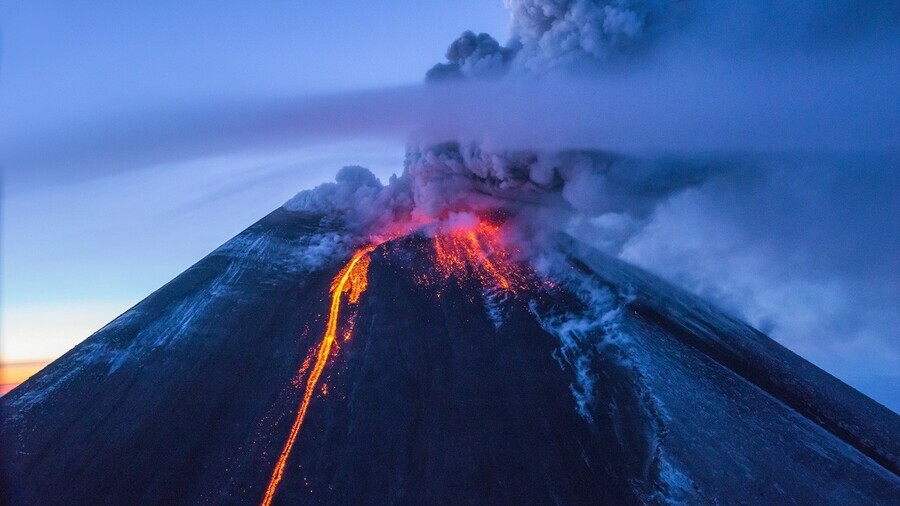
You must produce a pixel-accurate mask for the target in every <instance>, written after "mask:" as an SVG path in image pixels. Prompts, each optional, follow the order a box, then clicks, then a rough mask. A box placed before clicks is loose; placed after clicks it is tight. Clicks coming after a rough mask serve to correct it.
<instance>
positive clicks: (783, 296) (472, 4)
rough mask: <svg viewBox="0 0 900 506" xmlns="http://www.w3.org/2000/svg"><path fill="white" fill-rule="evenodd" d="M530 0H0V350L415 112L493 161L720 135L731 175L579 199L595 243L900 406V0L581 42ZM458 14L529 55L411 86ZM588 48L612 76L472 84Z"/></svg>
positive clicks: (538, 68)
mask: <svg viewBox="0 0 900 506" xmlns="http://www.w3.org/2000/svg"><path fill="white" fill-rule="evenodd" d="M542 2H544V0H514V1H512V2H510V4H511V5H512V6H513V9H514V14H515V17H514V20H515V22H514V23H512V24H511V21H510V12H509V11H507V9H506V8H504V4H503V2H501V1H499V0H498V1H484V0H457V1H449V0H430V1H428V2H422V1H413V0H385V1H383V2H377V3H372V2H359V1H350V0H334V1H332V2H327V3H322V2H318V3H313V2H302V3H301V2H288V1H283V2H282V1H273V2H266V3H265V4H260V5H254V6H252V7H251V6H248V5H247V4H245V3H239V2H231V1H219V2H192V3H190V4H189V5H184V4H182V3H176V2H155V3H153V4H147V3H141V2H131V1H126V2H122V1H119V2H112V1H97V2H91V3H89V4H84V5H79V4H78V3H72V2H62V1H47V0H44V1H29V2H25V1H10V2H3V3H0V44H2V46H0V51H2V55H0V168H2V171H3V172H2V178H3V179H2V189H0V191H2V193H0V198H2V202H0V205H2V207H0V213H2V214H0V280H2V282H0V297H2V299H0V302H2V306H0V318H2V319H0V360H2V361H7V362H19V361H41V360H45V359H51V358H54V357H56V356H58V355H60V354H62V353H64V352H65V351H67V350H68V349H70V348H71V347H72V346H74V345H75V344H77V343H78V342H80V341H81V340H83V339H84V338H85V337H87V336H88V335H90V334H91V333H92V332H94V331H95V330H97V329H99V328H100V327H101V326H102V325H103V324H105V323H107V322H109V321H110V320H111V319H113V318H114V317H115V316H117V315H118V314H120V313H122V312H123V311H125V310H127V309H128V308H129V307H131V306H132V305H134V304H135V303H137V302H138V301H139V300H141V299H143V298H144V297H145V296H147V295H148V294H149V293H151V292H152V291H153V290H155V289H156V288H158V287H160V286H161V285H162V284H164V283H165V282H167V281H169V280H170V279H172V278H173V277H174V276H176V275H177V274H178V273H180V272H182V271H183V270H184V269H186V268H187V267H188V266H190V265H191V264H193V263H194V262H195V261H197V260H198V259H200V258H201V257H202V256H204V255H205V254H207V253H208V252H210V251H211V250H213V249H214V248H215V247H217V246H218V245H220V244H221V243H223V242H224V241H226V240H228V239H229V238H230V237H232V236H233V235H234V234H236V233H238V232H239V231H240V230H242V229H243V228H245V227H246V226H248V225H250V224H251V223H253V222H254V221H256V220H257V219H259V218H260V217H261V216H263V215H264V214H265V213H267V212H269V211H271V210H272V209H274V208H276V207H277V206H279V205H280V204H281V203H283V202H284V201H286V200H287V199H289V198H290V197H291V196H293V195H294V194H295V193H297V192H298V191H300V190H303V189H307V188H311V187H313V186H315V185H317V184H319V183H321V182H323V181H328V180H331V179H333V177H334V174H335V173H336V171H337V169H338V168H340V167H342V166H344V165H363V166H366V167H368V168H370V169H372V171H373V172H374V173H375V174H376V175H377V176H378V177H380V178H381V179H382V180H383V181H385V180H387V178H388V176H390V175H391V174H392V173H395V172H399V171H401V170H402V168H403V163H404V156H405V152H406V146H407V145H408V144H409V143H410V142H411V138H410V133H409V132H410V131H412V130H414V131H416V136H417V137H415V138H413V139H412V142H413V143H415V142H419V143H422V144H423V145H426V144H427V143H429V142H436V141H443V140H446V139H447V138H453V139H456V140H464V141H467V140H468V141H472V142H478V143H479V145H481V146H483V147H484V148H485V149H488V148H490V149H492V150H494V151H496V152H503V151H504V150H515V149H525V148H527V149H541V150H547V151H554V150H561V149H570V148H579V149H581V148H584V149H603V150H607V149H609V150H616V151H627V152H636V153H656V152H666V153H675V154H676V155H678V156H683V155H684V154H685V153H703V154H704V156H707V157H712V155H710V153H714V154H715V153H722V152H727V153H729V155H728V156H725V157H723V156H721V155H720V154H716V155H715V157H714V158H715V159H716V160H717V161H716V163H724V164H726V165H728V166H734V167H738V169H737V170H724V171H712V172H709V173H707V172H706V171H705V169H704V171H701V172H702V174H701V175H700V176H698V178H699V179H697V180H696V181H694V180H691V181H689V183H690V184H688V185H685V183H684V182H683V181H677V179H678V178H675V179H676V180H675V181H670V180H668V179H666V177H667V175H671V174H670V172H667V171H668V169H667V168H666V166H658V165H654V167H657V168H659V167H662V169H660V172H654V171H655V170H656V169H652V170H650V172H649V173H651V174H662V176H658V177H659V178H660V179H658V180H657V182H656V183H657V184H658V185H661V186H666V185H672V188H674V189H677V190H678V191H677V192H662V193H660V194H659V195H656V194H654V195H653V198H648V197H647V195H645V194H641V193H640V192H641V191H642V189H641V188H640V184H638V185H637V186H636V187H634V188H632V189H634V190H635V191H637V192H638V193H636V194H635V195H625V196H615V195H611V194H609V195H605V197H604V198H606V200H604V202H609V201H616V200H617V199H618V201H619V203H620V204H621V207H622V208H621V209H620V208H614V206H613V207H611V208H605V207H604V208H603V209H602V210H597V213H598V214H597V216H593V217H590V218H586V220H587V222H589V223H588V224H587V225H586V226H588V225H589V226H591V227H593V228H592V230H597V229H600V230H601V231H602V232H603V234H602V235H601V236H598V237H600V239H598V240H597V241H595V245H596V246H597V247H601V248H603V249H605V250H606V251H608V252H610V253H612V254H614V255H617V256H619V257H621V258H623V259H626V260H628V261H630V262H633V263H636V264H637V265H640V266H642V267H645V268H647V269H649V270H651V271H653V272H657V273H659V274H662V275H663V276H664V277H666V278H668V279H670V280H674V281H676V282H677V283H678V284H680V285H681V286H684V287H686V288H688V289H690V290H692V291H694V292H696V293H699V294H701V295H702V296H704V297H706V298H708V299H710V300H712V301H714V302H715V303H717V304H719V305H720V306H722V307H724V308H726V309H727V310H729V311H733V312H734V313H735V314H738V315H739V316H740V317H742V318H744V319H746V320H747V321H749V322H751V323H752V324H754V325H756V326H758V327H760V328H762V329H763V330H764V331H766V332H768V333H770V334H771V335H772V336H773V337H775V338H776V339H778V340H779V341H780V342H782V343H784V344H786V345H787V346H788V347H790V348H791V349H792V350H794V351H796V352H798V353H800V354H801V355H802V356H804V357H806V358H808V359H810V360H812V361H813V362H814V363H816V364H817V365H819V366H821V367H823V368H825V369H826V370H828V371H829V372H832V373H833V374H836V375H838V376H839V377H840V378H842V379H844V380H845V381H848V382H849V383H851V384H852V385H854V386H856V387H857V388H860V389H861V390H863V391H864V392H866V393H868V394H870V395H873V396H875V398H876V399H878V400H880V401H881V402H883V403H886V404H887V405H889V406H891V407H892V408H893V409H894V410H897V409H900V394H898V393H897V392H898V391H900V388H898V385H900V376H898V374H897V373H896V371H897V370H898V368H900V346H898V340H897V339H896V333H895V332H894V331H893V329H895V328H897V325H900V313H898V311H900V308H898V307H897V306H898V304H900V300H898V298H900V288H898V286H897V282H896V279H898V274H897V271H898V268H900V267H898V265H897V261H896V259H895V257H897V255H896V254H895V252H896V251H898V249H900V248H898V245H897V241H896V239H892V238H893V237H896V236H897V235H900V234H895V233H892V231H893V232H897V231H898V230H900V225H898V223H897V218H896V216H897V215H898V213H895V212H894V213H892V212H891V210H892V209H896V208H897V207H898V206H900V204H898V202H897V195H898V191H900V177H898V176H897V174H898V170H894V169H897V168H898V167H900V163H898V160H900V157H898V155H897V153H900V122H898V120H897V118H900V98H898V93H897V91H896V86H895V85H894V84H895V83H896V82H897V81H898V80H900V56H898V55H900V52H898V51H897V50H896V49H897V45H896V41H897V39H896V38H893V39H891V38H890V37H888V38H887V39H885V38H884V37H882V34H884V33H887V34H888V35H891V36H892V35H894V34H896V30H895V28H896V26H897V22H896V21H897V13H896V11H897V8H896V7H895V6H892V4H891V2H881V1H872V2H868V3H865V5H866V6H867V8H866V9H858V8H855V10H854V11H853V15H847V13H846V12H844V11H842V10H841V8H842V7H841V6H842V5H843V4H842V2H840V1H829V2H825V3H821V4H819V3H816V2H808V3H806V4H802V5H804V6H806V7H805V8H800V5H798V8H797V9H793V10H791V11H790V12H781V11H778V8H777V7H776V8H775V9H774V10H773V9H772V8H771V7H772V6H771V5H770V4H773V3H771V2H764V1H743V0H741V1H737V0H736V2H734V3H731V4H728V5H729V7H728V8H727V9H726V8H723V7H722V6H721V5H720V4H718V3H717V2H709V1H705V0H698V1H697V2H692V3H691V5H693V6H696V7H697V10H696V12H693V13H692V14H691V16H693V17H690V16H687V15H686V14H684V13H680V12H675V13H674V14H673V13H670V12H665V11H660V13H659V14H660V19H668V18H665V16H663V14H665V15H670V14H671V15H672V16H673V17H672V18H671V19H674V20H675V21H673V22H671V23H669V24H665V23H664V24H663V25H662V26H661V27H660V26H655V27H654V26H653V25H650V24H648V25H647V26H645V27H643V30H639V29H637V28H635V26H633V22H632V21H633V20H631V21H629V18H628V17H627V16H624V17H623V16H619V17H618V18H617V19H619V20H620V22H619V24H615V23H607V22H605V23H604V24H603V25H602V26H603V28H604V30H607V32H606V33H605V34H603V35H602V36H600V37H599V38H597V39H592V38H590V37H585V36H584V34H585V33H594V34H596V30H595V31H594V32H591V30H585V31H582V32H580V33H581V38H579V39H573V33H574V32H573V30H576V31H577V30H578V29H580V28H584V27H580V26H579V25H578V22H579V20H578V19H575V20H574V21H572V20H571V19H568V18H567V19H566V20H565V22H559V23H556V22H554V23H553V29H551V30H549V31H547V32H545V33H543V34H537V35H536V34H535V33H532V32H531V31H530V30H532V29H533V28H534V26H537V25H541V26H543V25H544V24H546V23H545V22H546V21H547V20H544V19H538V20H535V19H532V18H531V17H529V16H532V15H533V14H534V12H536V11H533V10H530V11H529V10H528V9H524V8H523V7H522V6H525V5H529V4H540V3H542ZM547 3H548V5H550V4H553V2H547ZM576 3H577V2H576ZM581 3H586V1H582V2H581ZM587 3H589V2H587ZM851 3H852V2H851ZM305 4H310V5H305ZM646 4H647V5H649V6H651V7H650V8H656V7H655V6H665V5H669V4H667V3H665V2H655V3H654V2H646ZM774 4H777V2H775V3H774ZM774 4H773V5H774ZM679 5H681V4H679ZM685 5H687V4H685ZM821 6H824V7H821ZM820 7H821V8H820ZM520 8H521V9H520ZM660 8H663V7H660ZM551 10H552V9H551ZM679 16H681V17H679ZM585 19H589V18H585ZM622 20H624V21H622ZM884 20H887V21H884ZM570 21H572V22H570ZM701 21H702V22H701ZM892 23H893V24H892ZM673 27H674V28H673ZM684 27H686V28H684ZM798 27H800V28H798ZM587 28H588V29H590V28H592V26H587ZM676 28H677V29H676ZM682 28H684V29H682ZM463 30H473V31H474V32H475V33H479V32H488V33H490V34H492V35H493V36H494V37H495V38H496V39H497V40H498V41H499V42H500V43H504V42H505V41H506V40H507V35H508V34H510V33H513V32H514V33H516V34H517V35H516V36H517V37H519V40H520V42H521V43H522V49H521V50H519V53H518V55H517V56H516V57H515V58H513V59H510V58H507V57H505V56H503V55H504V53H503V52H502V50H497V49H496V47H495V46H492V45H491V44H490V43H487V44H486V45H484V46H479V49H478V50H476V51H475V52H474V53H473V54H471V55H468V56H465V57H460V59H458V60H454V61H451V60H447V61H446V64H447V65H450V66H453V65H456V66H457V67H456V68H457V70H456V71H457V72H459V73H460V74H461V75H463V76H465V77H466V79H467V81H465V82H463V83H456V84H454V85H452V86H450V85H437V86H429V87H424V86H422V83H423V79H424V76H425V72H426V71H427V70H428V69H430V68H432V66H433V65H435V64H436V63H438V62H441V61H443V59H444V58H443V57H444V54H445V52H446V51H447V47H448V44H449V43H450V42H451V41H453V40H454V39H456V38H457V37H458V36H459V35H460V33H461V32H463ZM633 34H637V35H639V36H640V37H643V38H642V39H640V40H641V41H642V43H641V44H637V45H628V44H618V43H619V42H621V40H623V39H622V37H624V36H631V35H633ZM673 34H674V35H673ZM604 37H605V38H604ZM572 40H577V42H575V43H573V42H572ZM884 40H888V43H885V42H884ZM647 47H652V48H654V49H653V50H652V51H651V50H647V49H646V48H647ZM560 48H565V50H564V51H561V50H560ZM598 55H599V56H598ZM458 56H460V55H459V52H457V54H455V55H454V56H453V57H454V58H456V57H458ZM617 58H620V59H625V58H627V59H628V60H629V61H632V60H633V61H637V62H638V64H635V65H633V66H628V67H627V68H625V67H624V66H621V68H619V67H616V66H615V64H616V62H617V61H619V60H617ZM600 60H602V61H603V62H604V65H606V64H607V63H610V65H607V67H606V68H612V69H613V70H612V72H610V73H609V74H608V75H607V77H605V78H604V79H602V80H600V79H594V78H593V77H590V76H588V77H585V76H584V75H580V76H578V78H574V79H570V78H564V79H560V78H554V76H553V75H551V76H550V77H549V78H545V79H543V80H540V81H529V80H511V79H507V80H505V81H502V82H500V81H496V80H490V79H487V80H483V81H482V80H479V79H480V78H481V77H482V76H484V75H487V76H491V75H494V74H497V73H505V72H509V73H511V74H512V73H516V72H520V73H529V72H530V73H545V72H547V73H551V74H552V71H553V69H554V68H557V67H559V66H567V67H578V66H579V65H582V64H583V63H584V62H585V61H587V62H588V63H589V64H590V63H591V62H594V61H600ZM508 67H509V68H508ZM510 68H511V70H510ZM556 77H558V76H556ZM752 150H763V151H765V152H767V153H768V154H766V155H765V156H749V155H746V154H747V153H748V152H750V151H752ZM822 152H829V153H832V154H829V155H826V156H822V155H815V156H807V155H804V153H822ZM834 153H837V154H834ZM748 167H749V168H748ZM638 169H639V170H637V174H641V170H643V169H640V168H638ZM536 170H537V169H536ZM628 170H631V169H628ZM613 172H614V171H613ZM573 173H577V171H576V172H573ZM698 174H700V173H698ZM654 177H657V176H654ZM625 179H626V180H627V179H628V178H627V177H626V178H625ZM635 179H640V177H637V178H635ZM682 179H683V178H682ZM575 182H576V183H583V184H572V185H569V187H568V188H569V190H567V191H568V194H566V195H564V196H565V197H566V198H567V199H568V200H569V201H570V202H572V203H574V204H575V205H576V207H577V205H578V203H579V202H587V203H588V204H589V206H588V207H590V206H591V205H593V204H594V202H595V201H597V200H598V195H600V194H602V193H603V192H604V191H606V189H607V187H608V186H609V185H613V186H615V184H616V179H615V173H613V174H607V175H606V177H605V179H604V178H599V179H597V178H594V177H593V176H590V177H588V178H587V179H586V180H583V181H582V180H579V179H578V178H577V177H576V178H575ZM620 182H621V181H620ZM627 182H628V181H626V183H627ZM632 182H633V181H632ZM639 182H640V181H638V183H639ZM610 187H611V186H610ZM578 188H588V189H589V193H588V194H587V195H581V196H579V195H578V194H577V192H575V189H578ZM621 188H625V189H628V188H631V187H629V186H627V185H626V186H624V187H620V189H621ZM654 191H655V190H654ZM631 197H634V198H633V199H631V200H629V199H630V198H631ZM648 202H649V203H651V204H652V205H653V206H655V207H652V208H651V207H647V205H648ZM634 206H637V207H634ZM625 211H628V212H631V213H632V214H631V216H630V217H625V218H623V216H622V215H620V214H619V213H620V212H625ZM591 212H593V211H591ZM589 214H590V213H589ZM824 218H827V219H824ZM592 234H593V232H592Z"/></svg>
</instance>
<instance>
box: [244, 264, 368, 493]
mask: <svg viewBox="0 0 900 506" xmlns="http://www.w3.org/2000/svg"><path fill="white" fill-rule="evenodd" d="M374 249H375V246H368V247H366V248H363V249H361V250H358V251H357V252H356V253H354V254H353V257H352V258H351V259H350V262H348V263H347V265H346V266H345V267H344V268H343V269H342V270H341V272H339V273H338V275H337V276H335V278H334V281H332V283H331V308H330V310H329V313H328V324H327V325H326V327H325V335H324V336H323V337H322V342H321V344H319V348H318V351H317V352H316V361H315V365H314V366H313V368H312V371H311V372H310V374H309V378H308V379H307V380H306V389H305V391H304V393H303V402H301V403H300V409H299V410H298V411H297V417H296V418H295V419H294V424H293V425H292V426H291V432H290V435H289V436H288V439H287V442H286V443H285V445H284V449H283V450H281V454H280V455H279V457H278V462H277V463H276V464H275V469H274V470H273V471H272V477H271V478H270V479H269V486H268V487H267V488H266V495H265V497H264V498H263V501H262V505H263V506H269V505H270V504H272V499H274V497H275V492H276V490H277V489H278V484H279V483H281V479H282V477H283V475H284V468H285V465H286V464H287V459H288V457H289V456H290V454H291V450H292V449H293V447H294V442H295V441H296V440H297V434H299V433H300V427H301V426H302V425H303V419H304V418H305V417H306V412H307V410H308V409H309V402H310V400H312V396H313V394H314V393H315V390H316V386H317V384H318V382H319V377H320V376H321V375H322V371H324V370H325V365H326V364H327V363H328V359H329V357H330V356H331V349H332V346H333V345H334V341H335V338H336V337H337V330H338V320H339V316H340V310H341V295H343V294H344V293H347V294H348V297H347V300H348V301H349V302H350V303H351V304H356V303H357V302H359V297H360V295H362V293H363V292H364V291H366V287H367V286H368V273H369V264H370V262H371V259H370V258H369V253H371V252H372V251H373V250H374ZM307 360H309V357H307ZM307 363H308V362H307ZM326 392H327V389H325V388H324V386H323V394H324V393H326Z"/></svg>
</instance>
